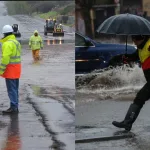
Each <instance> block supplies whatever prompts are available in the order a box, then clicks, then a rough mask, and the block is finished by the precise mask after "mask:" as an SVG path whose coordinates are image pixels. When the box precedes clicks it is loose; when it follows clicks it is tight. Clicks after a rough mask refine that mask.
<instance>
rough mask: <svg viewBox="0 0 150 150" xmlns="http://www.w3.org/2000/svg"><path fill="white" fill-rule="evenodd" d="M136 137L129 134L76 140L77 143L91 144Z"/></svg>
mask: <svg viewBox="0 0 150 150" xmlns="http://www.w3.org/2000/svg"><path fill="white" fill-rule="evenodd" d="M134 136H135V134H133V133H127V134H124V135H115V136H106V137H94V138H85V139H77V140H75V143H89V142H101V141H111V140H120V139H125V138H133V137H134Z"/></svg>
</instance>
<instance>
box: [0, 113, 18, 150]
mask: <svg viewBox="0 0 150 150" xmlns="http://www.w3.org/2000/svg"><path fill="white" fill-rule="evenodd" d="M3 145H4V146H3V148H2V150H21V139H20V133H19V121H18V115H10V125H9V126H8V132H7V138H6V141H4V144H3Z"/></svg>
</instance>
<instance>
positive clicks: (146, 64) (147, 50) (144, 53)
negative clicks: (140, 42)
mask: <svg viewBox="0 0 150 150" xmlns="http://www.w3.org/2000/svg"><path fill="white" fill-rule="evenodd" d="M138 53H139V58H140V61H141V64H142V68H143V70H146V69H149V68H150V39H149V40H148V41H147V42H146V44H145V45H144V47H143V48H142V49H138Z"/></svg>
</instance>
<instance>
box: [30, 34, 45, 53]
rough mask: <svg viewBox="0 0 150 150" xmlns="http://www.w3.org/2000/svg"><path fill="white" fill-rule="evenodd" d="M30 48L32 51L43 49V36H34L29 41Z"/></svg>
mask: <svg viewBox="0 0 150 150" xmlns="http://www.w3.org/2000/svg"><path fill="white" fill-rule="evenodd" d="M29 46H30V47H31V50H40V49H41V47H43V41H42V38H41V36H39V35H38V36H34V35H32V36H31V37H30V40H29Z"/></svg>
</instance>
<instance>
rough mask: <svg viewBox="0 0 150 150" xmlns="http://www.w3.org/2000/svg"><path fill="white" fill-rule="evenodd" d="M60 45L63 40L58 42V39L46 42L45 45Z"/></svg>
mask: <svg viewBox="0 0 150 150" xmlns="http://www.w3.org/2000/svg"><path fill="white" fill-rule="evenodd" d="M62 43H64V40H58V39H55V40H47V45H54V44H62Z"/></svg>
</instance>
